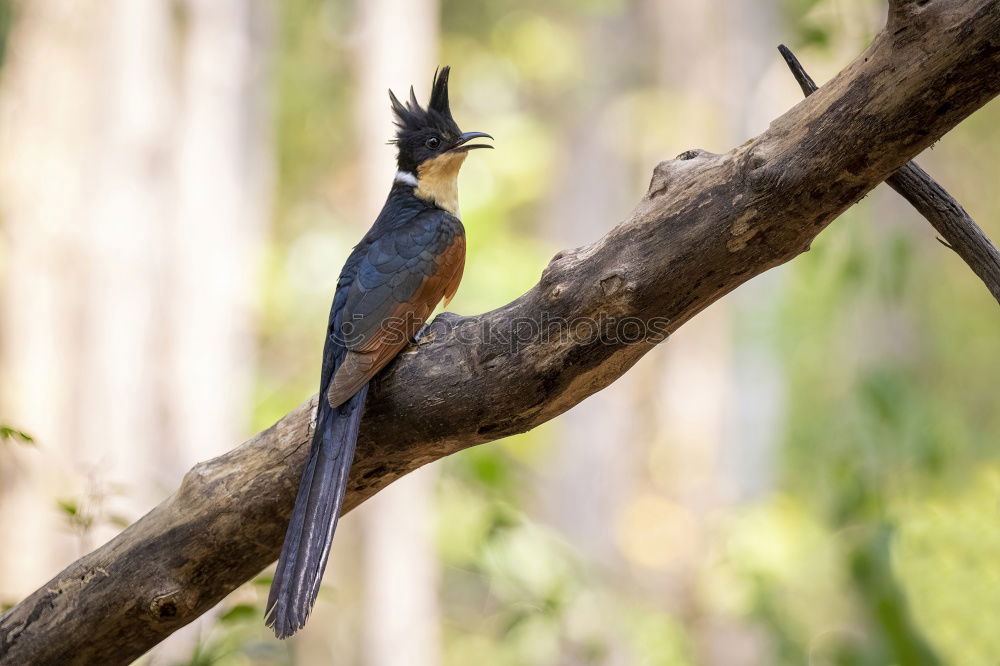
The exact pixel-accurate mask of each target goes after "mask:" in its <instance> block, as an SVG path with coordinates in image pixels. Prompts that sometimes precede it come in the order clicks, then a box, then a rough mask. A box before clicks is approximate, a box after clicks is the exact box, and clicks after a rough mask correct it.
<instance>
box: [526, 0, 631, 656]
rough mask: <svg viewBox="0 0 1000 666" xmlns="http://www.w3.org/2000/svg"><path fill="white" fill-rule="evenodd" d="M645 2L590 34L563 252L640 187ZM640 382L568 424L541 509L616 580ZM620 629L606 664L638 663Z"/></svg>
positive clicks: (552, 202)
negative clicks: (635, 134) (637, 127)
mask: <svg viewBox="0 0 1000 666" xmlns="http://www.w3.org/2000/svg"><path fill="white" fill-rule="evenodd" d="M638 19H639V17H638V13H637V3H635V2H632V3H630V4H629V6H628V7H626V8H625V9H624V11H623V12H622V13H621V14H620V15H616V16H606V17H601V18H600V19H598V20H596V21H593V22H591V23H590V25H589V26H588V28H587V30H586V31H585V32H584V34H585V38H586V40H587V47H586V48H585V49H584V53H587V54H588V56H589V60H588V62H586V63H585V64H584V65H583V67H585V69H586V71H587V75H588V80H589V84H588V85H587V86H586V92H585V94H586V98H585V99H581V100H577V101H575V103H572V104H566V105H564V106H563V109H564V111H565V113H566V114H567V117H566V118H564V119H563V120H564V122H563V124H562V126H563V127H567V128H568V131H567V133H566V134H565V135H564V136H562V137H560V140H559V144H560V145H561V146H562V147H563V151H564V154H563V155H562V156H561V158H560V159H559V160H558V162H557V163H558V164H561V165H562V166H563V170H562V171H561V172H560V173H559V174H558V175H557V180H556V183H557V184H556V186H555V187H554V188H552V192H551V194H550V197H549V200H548V202H547V211H546V215H545V217H546V219H549V220H551V223H550V224H551V227H550V235H551V237H552V238H553V241H554V243H555V244H556V245H557V246H558V247H577V246H582V245H585V244H587V243H590V242H593V241H594V240H595V239H597V238H599V237H600V236H601V235H602V234H604V233H605V231H606V230H607V228H608V220H614V219H617V218H619V217H621V216H622V215H623V214H624V213H625V212H626V211H627V210H628V209H629V206H630V205H631V202H632V201H633V200H634V198H635V196H636V194H637V190H636V187H635V182H634V181H635V179H634V178H633V177H632V167H633V166H634V165H632V164H630V163H629V162H628V160H627V158H626V157H625V152H624V151H622V150H620V147H621V146H622V145H627V144H628V142H629V137H628V136H627V135H628V134H629V132H630V129H629V128H628V127H626V126H625V125H623V124H619V123H615V122H609V121H608V119H609V117H610V116H611V114H612V113H613V109H614V107H615V105H616V103H617V102H618V101H619V98H620V96H621V95H622V94H623V93H624V92H626V91H627V90H628V88H629V86H630V85H631V84H633V83H634V82H635V81H636V79H637V78H638V75H639V72H638V71H637V67H638V65H639V62H638V56H639V54H641V53H642V51H643V49H642V48H641V47H636V46H635V44H636V42H637V40H641V39H643V32H642V30H641V29H640V26H639V22H638ZM640 385H641V379H640V377H639V374H638V373H635V374H629V375H626V376H624V377H622V378H621V380H619V381H617V382H615V383H614V384H612V385H611V386H609V387H608V388H607V389H605V390H603V391H601V392H600V393H597V394H595V395H592V396H590V397H589V398H587V399H586V400H585V401H584V402H583V403H581V404H579V405H577V406H576V407H574V408H573V409H571V410H570V411H568V412H567V413H566V414H564V415H563V417H562V418H561V419H560V423H559V427H558V429H557V430H556V433H557V434H556V436H555V443H554V451H553V454H552V457H551V460H550V462H549V463H548V465H547V467H546V469H545V470H544V472H543V473H544V475H545V482H544V483H541V484H539V494H540V496H541V501H542V511H543V513H544V514H545V516H546V520H547V521H548V522H549V523H551V524H552V525H554V526H555V527H556V528H557V529H558V530H559V531H560V532H561V533H562V534H564V535H565V536H566V538H567V540H568V541H569V542H570V543H572V544H573V547H574V549H575V550H576V551H577V552H578V553H579V554H580V555H581V556H582V557H583V558H584V559H585V560H586V561H588V562H589V563H591V564H597V565H598V566H599V567H600V568H601V569H604V570H610V571H613V572H615V574H616V575H617V574H618V573H621V571H622V569H623V568H624V566H625V563H624V561H623V559H622V556H621V551H620V550H619V549H618V547H617V544H616V541H615V531H616V530H615V526H616V525H617V524H618V521H619V517H620V516H621V514H622V512H623V510H624V507H625V505H626V504H627V502H628V496H629V494H630V492H631V490H632V489H633V488H634V487H635V485H636V474H637V463H638V459H639V457H640V456H641V455H642V450H641V447H635V446H616V445H613V443H615V442H629V441H633V440H634V439H635V438H636V436H637V434H638V429H637V427H636V420H635V416H636V412H637V410H639V409H640V406H639V405H637V403H636V399H637V397H638V394H639V391H640V389H639V387H640ZM621 629H623V628H622V627H620V626H619V625H618V624H617V623H615V622H608V623H607V625H606V626H605V627H604V631H605V632H607V633H605V634H604V635H602V636H601V638H602V639H603V641H604V644H603V647H604V648H605V650H606V653H605V658H604V661H603V662H602V663H603V664H606V665H607V666H613V665H621V666H625V665H626V664H630V663H635V661H636V658H635V656H634V655H630V654H629V653H628V651H627V648H626V647H625V646H626V645H627V643H628V641H627V637H626V636H625V635H624V634H623V633H621V632H620V630H621ZM582 658H583V657H582V656H581V655H580V654H578V653H577V650H575V649H574V646H566V648H565V654H564V655H563V661H561V662H560V663H565V664H575V663H579V660H580V659H582Z"/></svg>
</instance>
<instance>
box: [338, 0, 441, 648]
mask: <svg viewBox="0 0 1000 666" xmlns="http://www.w3.org/2000/svg"><path fill="white" fill-rule="evenodd" d="M438 16H439V7H438V0H371V1H369V2H362V3H359V17H358V20H359V23H360V25H359V44H358V50H357V53H356V58H355V64H356V72H357V77H356V78H357V85H358V97H357V116H356V118H357V121H356V126H357V127H358V128H359V132H358V144H357V145H358V151H359V155H360V157H361V159H360V166H361V191H362V193H363V197H362V199H361V202H360V203H361V204H362V205H360V206H358V208H357V210H358V211H359V213H358V215H359V217H358V221H359V224H358V235H359V236H360V235H361V234H362V233H364V231H365V230H366V229H367V227H368V225H370V224H371V223H372V222H373V221H374V219H375V215H377V214H378V211H379V210H380V209H381V208H382V204H383V203H384V202H385V197H386V195H387V194H388V192H389V187H390V186H391V184H392V178H393V174H394V173H395V171H396V166H395V149H394V147H393V146H390V145H387V144H386V141H387V140H388V139H390V138H392V133H393V124H392V122H393V118H392V116H391V114H390V112H389V103H388V95H387V93H386V86H387V84H388V85H389V86H390V87H391V88H392V89H393V90H394V91H395V92H396V94H397V95H398V96H399V97H400V98H403V99H405V95H406V94H408V91H409V86H410V85H411V84H412V85H413V87H414V89H415V90H416V92H417V96H418V99H419V100H420V101H421V103H423V104H426V103H427V96H428V95H429V91H430V83H431V77H432V75H433V73H434V68H435V67H436V66H437V65H438V61H437V53H438V20H439V18H438ZM400 35H405V39H404V38H401V37H400ZM452 97H453V98H454V94H453V95H452ZM436 478H437V470H436V469H435V468H432V467H424V468H423V469H420V470H418V471H417V472H416V473H414V474H411V475H410V476H409V477H407V478H405V479H401V480H400V482H399V483H396V484H393V487H392V488H389V489H387V492H384V493H380V494H379V497H377V498H375V499H374V501H372V502H371V503H370V505H368V506H365V507H363V508H362V509H361V511H360V514H361V515H360V516H359V517H360V518H361V520H362V529H363V533H364V536H363V542H364V545H363V550H364V566H363V571H364V608H365V616H364V619H363V628H364V631H363V639H362V640H363V648H362V651H363V659H362V662H363V663H364V664H367V665H368V666H435V665H436V664H439V663H441V647H440V636H439V627H440V609H439V606H438V578H439V573H438V569H437V554H436V550H435V547H434V540H433V532H432V527H433V492H434V485H435V480H436Z"/></svg>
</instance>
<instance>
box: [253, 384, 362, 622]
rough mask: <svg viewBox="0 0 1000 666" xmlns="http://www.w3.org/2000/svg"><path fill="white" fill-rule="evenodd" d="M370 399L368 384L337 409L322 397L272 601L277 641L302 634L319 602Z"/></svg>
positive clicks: (269, 617)
mask: <svg viewBox="0 0 1000 666" xmlns="http://www.w3.org/2000/svg"><path fill="white" fill-rule="evenodd" d="M367 395H368V385H367V384H365V385H364V386H363V387H362V388H361V390H360V391H358V392H357V393H356V394H355V395H354V397H353V398H351V399H350V400H348V401H347V402H346V403H344V404H343V405H341V406H340V407H337V408H332V407H330V404H329V403H328V402H327V401H326V396H325V394H324V393H322V392H321V393H320V396H319V400H320V406H319V409H318V413H317V416H316V431H315V433H314V434H313V442H312V448H311V450H310V452H309V461H308V462H307V463H306V467H305V470H303V472H302V481H301V482H300V483H299V494H298V495H297V496H296V498H295V508H294V509H292V518H291V520H290V521H289V523H288V531H287V532H286V533H285V544H284V545H283V546H282V548H281V556H280V557H279V558H278V568H277V570H276V571H275V573H274V581H273V582H272V583H271V593H270V595H269V596H268V599H267V609H266V611H265V618H266V623H267V626H269V627H271V628H273V629H274V633H275V635H276V636H277V637H278V638H288V637H289V636H291V635H292V634H294V633H295V632H296V631H298V630H299V629H301V628H302V627H303V626H304V625H305V623H306V619H307V618H308V617H309V613H310V611H312V607H313V604H314V603H315V602H316V595H317V594H318V593H319V584H320V581H321V580H322V578H323V570H324V569H326V561H327V559H328V558H329V556H330V543H331V542H332V541H333V532H334V530H336V528H337V519H338V517H339V516H340V508H341V505H342V504H343V502H344V491H345V489H346V487H347V475H348V472H350V470H351V462H352V461H353V460H354V445H355V443H356V442H357V440H358V427H359V426H360V425H361V415H362V412H363V411H364V405H365V397H366V396H367Z"/></svg>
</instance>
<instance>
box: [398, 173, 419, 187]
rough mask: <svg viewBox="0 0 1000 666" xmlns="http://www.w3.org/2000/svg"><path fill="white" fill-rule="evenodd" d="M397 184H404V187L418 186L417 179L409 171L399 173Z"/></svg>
mask: <svg viewBox="0 0 1000 666" xmlns="http://www.w3.org/2000/svg"><path fill="white" fill-rule="evenodd" d="M394 180H395V182H397V183H403V184H404V185H412V186H413V187H416V186H417V177H416V176H414V175H413V174H412V173H410V172H409V171H397V172H396V178H395V179H394Z"/></svg>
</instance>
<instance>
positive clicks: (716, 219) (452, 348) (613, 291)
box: [0, 0, 1000, 664]
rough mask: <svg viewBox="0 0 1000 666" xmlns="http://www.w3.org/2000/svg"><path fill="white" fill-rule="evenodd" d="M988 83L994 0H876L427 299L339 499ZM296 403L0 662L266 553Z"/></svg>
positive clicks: (857, 191)
mask: <svg viewBox="0 0 1000 666" xmlns="http://www.w3.org/2000/svg"><path fill="white" fill-rule="evenodd" d="M998 93H1000V5H998V2H997V0H930V1H929V2H928V1H927V0H922V1H920V0H918V1H910V2H895V3H892V4H891V5H890V12H889V21H888V24H887V27H886V29H885V30H884V31H883V32H881V33H880V34H879V35H878V36H877V37H876V39H875V41H874V42H873V44H872V45H871V46H870V47H869V48H868V49H866V50H865V52H864V53H862V54H861V55H860V56H859V57H858V58H857V59H856V60H855V61H854V62H853V63H851V64H850V65H849V66H848V67H847V68H846V69H845V70H844V71H843V72H841V73H840V74H839V75H838V76H837V77H835V78H834V79H833V80H832V81H830V82H829V83H828V84H826V85H825V86H823V88H822V89H820V90H819V91H817V92H816V94H814V95H811V96H810V97H808V98H807V99H805V100H804V101H802V102H801V103H799V104H798V105H797V106H795V107H794V108H792V109H791V110H790V111H788V112H787V113H785V114H784V115H783V116H781V117H780V118H778V119H777V120H775V121H774V122H773V123H772V124H771V126H770V128H769V129H768V130H767V131H766V132H764V133H763V134H761V135H760V136H758V137H757V138H755V139H753V140H751V141H748V142H746V143H745V144H743V145H742V146H739V147H738V148H735V149H734V150H732V151H730V152H728V153H726V154H723V155H715V154H710V153H706V152H704V151H699V150H692V151H688V152H686V153H684V154H682V155H681V156H680V157H679V158H677V159H675V160H670V161H666V162H663V163H661V164H660V165H658V166H657V167H656V169H655V170H654V173H653V178H652V181H651V183H650V186H649V190H648V192H647V194H646V195H645V197H644V198H643V199H642V201H640V202H639V204H638V205H637V206H636V208H635V210H634V211H633V212H632V214H631V215H630V216H629V217H628V219H627V220H626V221H625V222H623V223H622V224H620V225H618V226H616V227H615V228H613V229H612V230H611V231H610V232H609V233H608V234H607V235H606V236H604V238H602V239H600V240H599V241H597V242H596V243H594V244H592V245H590V246H587V247H584V248H579V249H576V250H571V251H566V252H561V253H559V254H558V255H556V257H555V258H554V259H553V260H552V262H551V263H550V264H549V266H548V268H547V269H546V270H545V271H544V272H543V274H542V277H541V281H540V282H539V284H538V285H536V286H535V287H534V288H532V289H531V290H530V291H529V292H528V293H526V294H524V295H523V296H521V297H520V298H518V299H517V300H515V301H514V302H512V303H510V304H508V305H506V306H504V307H502V308H499V309H497V310H494V311H492V312H488V313H486V314H483V315H480V316H477V317H455V316H451V317H439V318H438V320H437V321H436V322H435V324H434V325H433V326H432V327H431V330H430V332H429V333H428V334H426V335H425V336H423V337H422V338H421V341H420V344H419V345H416V346H414V347H412V348H411V349H409V350H408V351H406V352H405V353H403V354H402V355H401V356H400V358H399V359H397V360H396V361H395V362H394V363H393V364H392V365H391V366H390V367H389V368H388V369H387V371H386V372H385V373H384V374H383V376H382V377H381V378H380V379H379V380H378V381H377V382H376V384H375V386H374V387H373V391H372V392H371V394H370V396H369V407H368V414H367V417H366V419H365V422H364V427H363V429H362V436H361V440H360V442H359V447H358V454H357V459H356V462H355V465H354V468H353V470H352V475H351V486H350V488H349V490H348V496H347V501H346V507H347V508H348V509H350V508H353V507H355V506H357V505H358V504H359V503H361V502H363V501H364V500H365V499H367V498H368V497H370V496H371V495H373V494H374V493H376V492H378V490H379V489H381V488H382V487H384V486H385V485H387V484H389V483H391V482H392V481H393V480H395V479H397V478H399V477H400V476H402V475H404V474H406V473H407V472H409V471H412V470H413V469H415V468H417V467H420V466H421V465H424V464H426V463H428V462H431V461H433V460H436V459H438V458H440V457H442V456H445V455H448V454H451V453H454V452H455V451H459V450H461V449H464V448H466V447H469V446H473V445H475V444H480V443H483V442H486V441H490V440H494V439H498V438H500V437H504V436H507V435H510V434H514V433H517V432H523V431H525V430H528V429H530V428H533V427H534V426H536V425H538V424H540V423H543V422H545V421H547V420H549V419H551V418H553V417H555V416H557V415H558V414H560V413H562V412H563V411H565V410H566V409H568V408H569V407H571V406H572V405H574V404H576V403H577V402H579V401H580V400H582V399H583V398H585V397H586V396H588V395H590V394H592V393H594V392H595V391H598V390H600V389H601V388H603V387H605V386H607V385H608V384H609V383H610V382H612V381H613V380H614V379H615V378H617V377H618V376H620V375H621V374H622V373H624V372H625V371H626V370H627V369H628V368H629V367H631V366H632V365H633V364H634V363H635V362H636V360H637V359H638V358H639V357H640V356H642V355H643V354H644V353H645V352H647V351H648V350H649V349H650V348H651V346H652V344H654V343H653V342H652V341H645V342H640V343H635V344H626V343H625V342H623V341H621V340H618V341H613V340H609V339H603V340H600V339H594V338H592V337H591V338H585V339H584V336H582V335H577V336H558V335H554V334H553V335H542V334H541V333H539V331H538V326H539V325H542V326H544V325H545V324H546V322H548V323H549V324H551V322H553V321H559V320H566V321H578V322H579V321H581V320H586V319H589V320H593V321H597V322H601V321H603V322H604V324H605V325H604V328H605V329H609V328H610V329H613V328H614V325H613V324H609V323H608V320H607V318H608V317H618V318H622V317H634V318H636V319H638V320H640V321H643V322H657V321H666V322H667V324H666V327H665V329H666V332H672V331H674V330H676V329H677V328H678V327H679V326H681V325H682V324H684V322H686V321H687V320H688V319H690V318H691V317H693V316H694V315H695V314H697V313H698V312H699V311H701V310H702V309H703V308H705V307H706V306H707V305H708V304H710V303H711V302H713V301H715V300H717V299H718V298H720V297H721V296H723V295H725V294H726V293H728V292H730V291H732V290H733V289H735V288H736V287H737V286H739V285H740V284H742V283H743V282H746V281H747V280H749V279H750V278H752V277H753V276H754V275H757V274H759V273H761V272H763V271H765V270H767V269H769V268H772V267H774V266H777V265H779V264H782V263H784V262H787V261H789V260H790V259H792V258H794V257H795V256H797V255H798V254H800V253H801V252H804V251H806V250H807V249H808V247H809V244H810V242H811V241H812V240H813V238H815V237H816V235H817V234H818V233H819V232H820V231H821V230H822V229H823V228H824V227H826V225H827V224H829V223H830V222H831V221H832V220H834V219H835V218H836V217H837V216H838V215H839V214H840V213H842V212H843V211H844V210H845V209H846V208H848V207H849V206H850V205H852V204H853V203H854V202H856V201H857V200H858V199H859V198H860V197H862V196H863V195H864V194H865V193H866V192H868V191H869V190H871V189H872V188H873V187H875V186H876V185H877V184H878V183H880V182H881V181H883V180H885V179H886V178H887V177H888V176H889V175H890V174H891V173H892V172H893V171H895V170H896V169H898V168H899V167H900V166H902V165H903V164H905V163H906V162H907V161H909V160H910V159H912V158H913V157H914V156H915V155H916V154H918V153H919V152H920V151H921V150H923V149H925V148H927V147H928V146H929V145H930V144H931V143H932V142H933V141H936V140H937V139H939V138H940V137H941V136H942V135H943V134H944V133H945V132H947V131H948V130H950V129H951V128H952V127H954V126H955V125H956V124H957V123H958V122H960V121H961V120H962V119H963V118H965V117H966V116H968V115H969V114H970V113H972V112H973V111H975V110H976V109H978V108H979V107H980V106H982V105H983V104H985V103H986V102H987V101H989V100H990V99H991V98H993V97H994V96H996V95H997V94H998ZM526 322H527V323H526ZM531 322H534V324H531ZM550 328H551V327H550ZM551 332H552V331H551V330H550V333H551ZM486 333H490V334H491V335H490V336H489V337H486V336H485V334H486ZM578 333H580V331H578ZM505 338H506V339H505ZM313 404H314V403H313V401H312V400H310V401H308V402H306V403H304V404H303V405H301V406H300V407H298V408H297V409H296V410H294V411H293V412H291V413H290V414H288V415H287V416H286V417H284V418H283V419H282V420H281V421H279V422H278V423H277V424H275V425H274V426H272V427H271V428H269V429H268V430H266V431H264V432H262V433H260V434H259V435H257V436H256V437H255V438H253V439H252V440H250V441H249V442H247V443H246V444H244V445H243V446H241V447H239V448H237V449H235V450H233V451H231V452H229V453H227V454H225V455H223V456H221V457H219V458H215V459H214V460H210V461H208V462H205V463H202V464H200V465H198V466H196V467H195V468H194V469H193V470H191V471H190V472H189V473H188V474H187V476H186V477H185V479H184V482H183V483H182V485H181V487H180V489H179V490H178V491H177V492H176V493H175V494H174V495H173V496H171V497H170V498H168V499H167V500H166V501H165V502H163V503H162V504H161V505H159V506H158V507H156V508H155V509H153V511H151V512H150V513H149V514H147V515H146V516H145V517H144V518H143V519H141V520H140V521H138V522H136V523H135V524H133V525H132V526H131V527H129V528H128V529H126V530H125V531H124V532H123V533H122V534H121V535H119V536H118V537H116V538H115V539H113V540H112V541H111V542H109V543H108V544H107V545H105V546H104V547H102V548H100V549H99V550H97V551H95V552H94V553H91V554H90V555H87V556H86V557H84V558H82V559H81V560H79V561H78V562H76V563H74V564H73V565H71V566H70V567H69V568H67V569H66V570H65V571H64V572H62V573H61V574H59V575H58V576H56V577H55V578H54V579H53V580H52V581H51V582H49V583H48V584H47V585H46V586H45V587H43V588H42V589H40V590H38V591H37V592H35V593H34V594H32V595H31V596H30V597H28V598H27V599H25V600H24V601H23V602H21V603H20V604H18V605H17V606H16V607H14V608H13V609H11V610H10V611H9V612H8V613H7V614H5V615H4V616H2V617H0V654H2V655H3V658H2V661H3V663H4V664H6V663H62V664H73V663H122V662H127V661H129V660H131V659H133V658H135V657H137V656H138V655H140V654H142V653H143V652H144V651H146V650H147V649H149V647H151V646H152V645H154V644H155V643H157V642H158V641H160V640H162V639H163V638H164V637H165V636H167V635H168V634H170V633H171V632H172V631H174V630H176V629H177V628H178V627H180V626H183V625H184V624H186V623H187V622H190V621H191V620H192V619H193V618H195V617H197V616H198V615H199V614H201V613H203V612H204V611H205V610H207V609H208V608H210V607H211V606H212V605H214V604H215V603H217V602H218V601H219V600H220V599H222V598H223V597H224V596H225V595H226V594H227V593H229V592H230V591H231V590H232V589H234V588H235V587H236V586H238V585H239V584H240V583H242V582H243V581H245V580H247V579H249V578H250V577H252V576H253V575H255V574H256V573H257V572H259V571H260V570H261V569H262V568H263V567H265V566H267V565H268V564H269V563H270V562H271V561H272V560H274V558H275V557H276V555H277V553H278V550H279V548H280V545H281V537H282V535H283V533H284V528H285V521H286V519H287V516H288V513H289V511H290V508H291V505H292V500H293V497H294V494H295V486H296V483H297V482H298V478H299V473H300V470H301V465H302V464H303V462H304V460H305V455H306V449H307V446H308V441H309V429H310V414H311V413H312V410H313Z"/></svg>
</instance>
